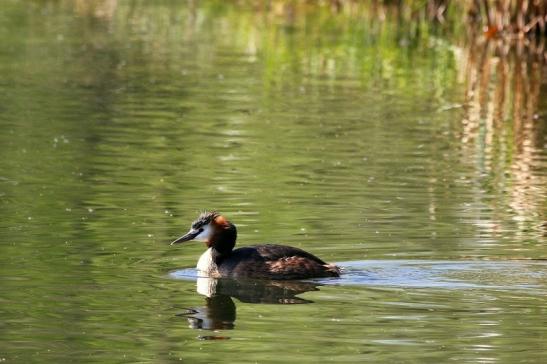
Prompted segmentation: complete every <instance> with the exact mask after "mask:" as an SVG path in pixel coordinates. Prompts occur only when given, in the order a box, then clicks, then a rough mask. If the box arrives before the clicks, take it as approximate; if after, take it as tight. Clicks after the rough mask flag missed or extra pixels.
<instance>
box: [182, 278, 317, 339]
mask: <svg viewBox="0 0 547 364" xmlns="http://www.w3.org/2000/svg"><path fill="white" fill-rule="evenodd" d="M318 286H319V285H318V284H316V283H309V282H296V281H258V280H257V281H254V280H235V279H228V278H220V279H216V278H203V277H199V278H197V291H198V293H200V294H202V295H203V296H205V306H201V307H193V308H189V309H188V310H187V311H186V312H184V313H182V314H179V315H178V316H184V317H186V318H187V319H188V323H189V324H190V328H192V329H203V330H232V329H233V328H234V327H235V320H236V305H235V303H234V301H233V299H232V298H236V299H238V300H239V301H241V302H245V303H266V304H303V303H312V301H309V300H306V299H303V298H300V297H296V295H298V294H301V293H304V292H308V291H317V290H318V288H317V287H318ZM198 338H199V339H201V340H222V339H229V337H224V336H211V335H207V336H199V337H198Z"/></svg>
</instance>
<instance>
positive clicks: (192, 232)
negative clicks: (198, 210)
mask: <svg viewBox="0 0 547 364" xmlns="http://www.w3.org/2000/svg"><path fill="white" fill-rule="evenodd" d="M199 233H201V231H199V230H194V229H192V230H190V231H189V232H187V233H186V234H185V235H183V236H181V237H180V238H178V239H176V240H173V241H172V242H171V244H170V245H173V244H179V243H184V242H185V241H189V240H192V239H194V238H195V237H196V236H198V235H199Z"/></svg>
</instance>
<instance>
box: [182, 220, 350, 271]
mask: <svg viewBox="0 0 547 364" xmlns="http://www.w3.org/2000/svg"><path fill="white" fill-rule="evenodd" d="M236 238H237V230H236V227H235V225H234V224H232V223H231V222H229V221H228V220H227V219H226V218H225V217H224V216H222V215H220V214H219V213H218V212H215V211H213V212H204V213H202V214H201V215H199V217H198V218H197V220H196V221H194V222H193V223H192V227H191V228H190V231H188V233H186V234H185V235H183V236H181V237H180V238H178V239H177V240H175V241H173V242H172V243H171V245H173V244H178V243H182V242H185V241H189V240H198V241H203V242H205V245H207V248H208V249H207V251H205V253H203V254H202V255H201V257H200V258H199V261H198V265H197V269H198V271H199V273H200V274H201V275H205V276H207V277H236V278H237V277H247V278H268V279H276V280H277V279H303V278H314V277H339V276H340V269H339V268H338V267H337V266H335V265H333V264H327V263H325V262H324V261H322V260H321V259H319V258H317V257H316V256H315V255H313V254H310V253H308V252H305V251H304V250H302V249H298V248H293V247H291V246H285V245H273V244H263V245H254V246H247V247H244V248H239V249H235V250H233V249H234V246H235V245H236Z"/></svg>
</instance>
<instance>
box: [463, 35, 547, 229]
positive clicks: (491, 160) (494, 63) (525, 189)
mask: <svg viewBox="0 0 547 364" xmlns="http://www.w3.org/2000/svg"><path fill="white" fill-rule="evenodd" d="M523 41H524V40H521V42H523ZM459 61H460V62H459V63H460V65H461V69H460V71H461V73H462V75H463V78H464V81H465V83H466V109H465V113H464V117H463V121H462V123H463V125H462V129H461V141H462V146H463V147H462V148H463V156H464V157H465V158H466V160H468V161H469V160H473V161H475V163H476V165H477V171H478V172H479V173H480V174H481V175H489V176H491V177H492V178H494V179H496V181H495V182H496V183H495V184H493V186H494V188H499V189H503V190H505V191H510V192H509V194H508V195H509V196H510V201H508V205H509V206H510V207H511V208H512V209H513V210H514V212H515V213H516V217H515V220H516V221H517V222H518V223H519V224H522V223H526V221H532V220H534V221H543V220H544V218H545V217H544V216H543V217H542V216H541V215H542V214H544V210H543V202H542V201H538V200H537V196H538V195H540V196H541V195H545V194H546V193H547V191H538V189H545V186H546V185H547V180H546V177H545V175H544V173H541V165H542V164H541V160H540V155H541V151H542V148H543V139H542V127H541V125H540V124H541V118H540V116H539V115H538V114H537V110H538V109H539V102H540V86H541V83H542V80H543V74H542V72H543V70H544V63H545V61H544V58H543V57H541V56H538V54H537V52H535V51H534V50H533V49H532V50H531V49H529V48H526V47H524V46H523V45H522V44H516V46H515V47H510V46H509V45H508V44H507V43H506V42H503V41H502V40H487V39H486V40H485V39H482V40H480V39H479V40H477V41H476V42H474V43H472V44H471V45H469V46H467V48H466V52H462V53H461V59H460V60H459ZM538 192H539V193H538ZM501 195H503V193H502V194H501ZM538 217H540V219H538ZM523 228H524V227H523ZM536 228H538V229H542V227H536ZM524 230H525V229H519V231H524Z"/></svg>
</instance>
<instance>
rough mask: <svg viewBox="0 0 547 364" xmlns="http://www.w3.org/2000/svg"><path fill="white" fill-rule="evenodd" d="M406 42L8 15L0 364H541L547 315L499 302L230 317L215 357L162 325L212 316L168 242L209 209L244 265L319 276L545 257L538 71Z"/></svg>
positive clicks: (33, 13)
mask: <svg viewBox="0 0 547 364" xmlns="http://www.w3.org/2000/svg"><path fill="white" fill-rule="evenodd" d="M363 16H364V17H366V13H365V14H364V15H363ZM405 29H406V28H404V29H401V28H399V27H398V26H397V24H396V23H395V22H394V21H393V20H392V19H391V18H388V20H386V21H385V22H379V21H362V18H359V17H357V18H356V17H354V16H352V15H351V14H349V15H348V14H338V15H333V14H332V13H330V12H329V11H327V10H326V9H325V8H320V9H316V10H315V11H314V10H310V12H307V13H305V15H302V16H296V17H294V18H291V17H287V14H285V13H281V14H276V13H275V11H266V10H257V9H254V8H252V7H250V8H246V7H243V6H235V5H225V4H222V3H217V2H209V3H205V4H201V3H200V4H197V5H196V4H192V3H189V4H186V3H185V4H179V3H176V2H155V3H153V4H152V3H145V2H138V1H133V2H131V1H127V2H126V1H121V2H117V1H104V2H83V1H80V2H78V1H76V2H64V1H45V2H24V3H23V2H18V1H7V2H5V3H4V4H3V11H2V13H1V14H0V40H1V41H2V44H3V47H2V50H1V51H0V74H1V77H0V100H1V102H0V125H1V130H2V133H0V150H1V151H2V158H1V160H0V202H1V204H0V206H1V207H0V214H1V219H0V227H1V230H0V237H1V241H2V244H1V245H0V246H1V249H2V251H1V254H0V270H1V272H2V273H1V274H2V285H1V289H2V295H1V296H2V297H1V300H2V302H1V303H2V304H1V308H0V313H1V315H2V324H0V336H1V340H2V348H1V349H0V358H3V357H5V358H6V360H9V361H14V362H29V361H36V362H40V361H45V360H48V361H54V362H65V361H66V362H69V361H128V362H134V361H143V362H146V361H148V362H158V361H171V360H173V361H176V360H177V361H178V358H182V359H183V360H184V361H189V362H211V361H216V360H218V361H222V360H231V361H235V360H237V361H249V362H252V361H258V362H262V361H288V362H292V361H295V360H297V359H298V360H299V361H310V362H311V361H317V360H318V359H323V360H333V361H361V360H367V359H368V360H371V359H372V360H373V361H382V360H383V361H386V362H392V361H397V360H401V358H403V359H405V360H406V359H408V360H414V359H410V358H416V359H415V360H417V361H431V362H437V361H444V360H447V359H454V360H460V361H477V360H478V358H484V360H485V361H488V360H499V361H502V362H514V360H515V358H524V359H525V360H529V361H531V362H533V361H539V360H540V358H541V357H544V355H545V352H544V350H543V349H541V347H542V345H541V343H542V342H544V341H545V338H546V332H545V327H547V326H546V325H545V319H544V317H545V309H546V307H545V303H544V302H543V301H541V300H540V299H539V298H538V297H537V296H534V295H533V294H530V295H528V294H519V295H512V294H511V292H510V291H504V290H499V291H492V290H480V289H478V290H474V291H465V290H464V291H459V290H453V291H443V290H438V289H423V290H416V289H402V288H401V289H396V288H385V289H381V288H380V289H379V288H363V287H343V286H341V287H332V286H329V287H322V288H321V289H320V290H319V291H313V292H308V293H305V294H303V295H302V297H303V298H305V299H309V300H312V301H314V303H313V304H309V305H275V306H272V305H256V304H255V305H253V304H242V303H240V302H237V301H236V304H237V320H236V323H235V325H236V330H234V331H230V332H228V333H226V332H224V333H221V334H222V335H219V336H229V337H231V340H228V341H221V342H219V341H214V342H205V341H200V340H196V337H197V336H199V335H200V334H198V333H197V332H196V331H194V330H191V329H189V328H188V327H187V326H188V323H187V322H186V321H185V319H184V318H180V317H179V316H175V315H176V314H177V313H180V311H182V310H183V309H184V308H187V307H198V306H203V300H204V298H203V297H201V296H199V295H198V294H197V293H196V292H195V287H194V284H193V283H192V282H179V281H173V280H171V279H169V278H167V277H166V273H167V272H168V271H169V270H172V269H176V268H180V267H191V266H193V265H194V264H195V261H196V259H197V257H198V255H199V254H200V252H201V251H202V247H201V246H199V245H197V244H196V245H187V246H184V247H180V249H179V248H173V247H168V246H167V244H166V243H167V242H168V241H170V239H171V238H173V237H175V236H177V235H179V234H180V233H182V232H183V231H185V230H186V228H187V226H188V224H189V222H190V221H191V220H192V219H193V218H194V217H195V215H196V213H197V212H198V211H199V210H201V209H205V208H215V209H218V210H220V211H222V212H224V213H225V214H226V215H227V216H229V217H230V218H231V219H232V220H233V221H234V222H235V223H236V224H237V225H238V228H239V232H240V238H239V239H240V240H239V241H240V243H241V244H246V243H256V242H282V243H285V244H290V245H295V246H299V247H302V248H305V249H307V250H310V251H312V252H314V253H316V254H318V255H320V256H321V257H323V258H324V259H325V260H328V261H350V260H354V261H357V260H364V259H372V258H374V259H386V258H389V259H391V258H393V257H395V258H405V259H409V258H410V259H411V258H427V259H441V260H443V259H461V258H464V257H465V258H468V257H480V258H488V259H492V260H495V259H513V258H545V257H546V255H547V251H546V248H545V246H546V244H545V243H546V241H545V228H546V226H545V212H546V205H545V201H546V199H545V196H546V186H547V183H546V181H545V179H546V174H545V171H546V168H545V166H546V154H545V150H544V149H545V148H544V145H545V110H546V109H547V108H546V107H547V105H546V104H545V101H544V98H542V97H540V95H541V91H542V90H541V83H540V82H539V81H538V80H541V79H542V73H541V69H542V68H541V66H538V65H537V64H536V63H533V62H531V63H526V66H522V65H521V64H520V63H518V62H514V59H512V58H511V56H510V55H509V56H506V57H505V58H504V57H493V54H494V55H495V51H494V50H492V49H489V48H485V47H482V46H477V48H478V49H475V47H473V46H460V45H459V44H458V43H457V42H455V43H452V42H450V41H448V40H446V39H445V38H444V37H443V36H437V35H435V31H434V30H431V29H425V31H423V32H421V33H420V32H419V33H418V35H416V33H412V34H414V35H412V34H410V33H407V32H406V30H405ZM481 47H482V48H481ZM490 47H491V48H492V46H490ZM485 49H486V50H485ZM484 54H486V55H487V56H484ZM481 57H482V58H481ZM486 70H492V71H488V72H490V73H488V72H487V71H486ZM485 75H486V76H485ZM534 80H535V81H534ZM543 288H545V285H543ZM491 327H495V330H494V329H491ZM204 335H206V334H204ZM509 344H510V345H509ZM522 352H525V353H526V354H525V355H526V356H525V357H523V356H522V355H524V354H522ZM242 353H245V354H244V355H245V356H244V357H242Z"/></svg>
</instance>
